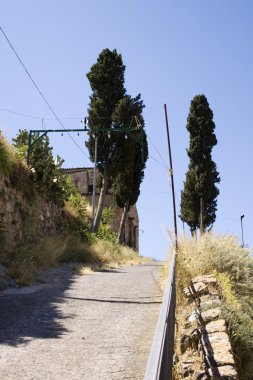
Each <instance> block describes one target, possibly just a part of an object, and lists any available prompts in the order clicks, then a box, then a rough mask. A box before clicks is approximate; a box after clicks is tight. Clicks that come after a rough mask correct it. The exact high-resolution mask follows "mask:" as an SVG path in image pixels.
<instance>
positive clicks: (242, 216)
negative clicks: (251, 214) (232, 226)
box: [241, 215, 244, 248]
mask: <svg viewBox="0 0 253 380" xmlns="http://www.w3.org/2000/svg"><path fill="white" fill-rule="evenodd" d="M243 218H244V215H241V231H242V248H243V247H244V238H243V223H242V220H243Z"/></svg>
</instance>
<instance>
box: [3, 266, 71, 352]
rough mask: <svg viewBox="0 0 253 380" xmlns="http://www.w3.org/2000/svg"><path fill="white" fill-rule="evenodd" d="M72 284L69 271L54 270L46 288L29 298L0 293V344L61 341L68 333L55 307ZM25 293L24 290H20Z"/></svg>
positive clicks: (48, 276) (58, 310)
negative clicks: (49, 339)
mask: <svg viewBox="0 0 253 380" xmlns="http://www.w3.org/2000/svg"><path fill="white" fill-rule="evenodd" d="M72 282H73V273H72V270H71V269H70V268H64V267H63V268H56V269H52V270H50V271H49V275H48V274H47V280H46V284H45V285H43V287H42V288H41V289H39V290H37V291H35V292H34V293H32V294H22V292H21V294H18V291H19V289H17V292H16V294H15V293H14V294H5V293H4V292H3V293H0V344H8V345H12V346H17V345H20V344H25V343H29V341H30V340H32V339H33V338H43V339H45V338H60V337H61V336H62V335H64V334H66V333H67V332H68V331H67V330H66V329H65V328H64V327H63V324H62V322H61V321H62V320H63V319H66V318H73V317H74V315H71V314H69V315H67V316H66V315H63V314H62V313H61V311H60V309H59V307H58V304H59V303H61V302H63V299H62V295H63V293H64V292H65V291H66V290H67V289H68V288H69V287H70V285H71V283H72ZM23 289H24V288H23Z"/></svg>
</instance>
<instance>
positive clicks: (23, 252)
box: [5, 235, 143, 285]
mask: <svg viewBox="0 0 253 380" xmlns="http://www.w3.org/2000/svg"><path fill="white" fill-rule="evenodd" d="M5 261H7V262H6V263H7V265H8V268H9V275H10V276H11V277H12V278H14V279H15V280H16V281H17V283H19V284H20V285H28V284H31V283H33V282H34V281H35V273H36V270H37V269H40V268H43V267H47V266H55V265H58V264H59V263H62V262H72V263H81V264H82V265H77V266H76V272H77V273H79V274H80V275H83V274H88V273H91V272H92V271H95V270H98V269H99V270H101V269H114V268H117V267H118V266H119V265H136V264H140V263H142V262H143V259H142V258H141V257H140V256H139V255H138V253H137V252H136V251H134V250H132V249H130V248H128V247H126V246H120V245H118V244H113V243H111V242H108V241H103V240H97V241H96V242H95V243H93V244H92V245H90V246H89V245H87V244H85V243H83V242H81V241H80V238H79V237H77V236H75V235H70V236H67V237H54V238H52V237H48V238H43V239H41V240H40V241H39V242H38V243H37V244H32V245H31V244H26V245H24V244H22V245H20V246H18V247H16V249H15V251H14V252H13V253H12V254H11V255H10V256H8V257H7V260H5Z"/></svg>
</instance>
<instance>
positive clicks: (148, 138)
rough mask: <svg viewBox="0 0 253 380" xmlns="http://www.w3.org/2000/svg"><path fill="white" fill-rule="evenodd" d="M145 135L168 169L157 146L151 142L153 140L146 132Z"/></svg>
mask: <svg viewBox="0 0 253 380" xmlns="http://www.w3.org/2000/svg"><path fill="white" fill-rule="evenodd" d="M147 137H148V139H149V141H150V142H151V144H152V145H153V147H154V149H155V151H156V152H157V154H158V156H159V157H160V158H161V160H162V161H163V163H164V165H165V167H166V168H167V169H168V165H167V163H166V161H165V160H164V158H163V156H162V155H161V153H160V152H159V150H158V149H157V147H156V146H155V144H154V143H153V141H152V140H151V138H150V137H149V135H148V134H147Z"/></svg>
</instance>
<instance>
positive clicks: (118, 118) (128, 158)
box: [113, 94, 148, 243]
mask: <svg viewBox="0 0 253 380" xmlns="http://www.w3.org/2000/svg"><path fill="white" fill-rule="evenodd" d="M143 108H144V105H143V101H142V100H141V95H140V94H139V95H138V96H137V97H135V98H131V96H129V95H127V96H125V97H124V98H123V99H122V100H121V101H120V102H119V103H118V104H117V107H116V109H115V112H114V114H113V119H114V123H115V126H117V127H120V126H123V127H124V128H125V129H126V130H127V128H129V127H131V126H132V127H134V126H136V123H135V119H134V118H135V117H137V120H138V124H139V129H137V128H136V131H131V132H130V133H129V134H127V135H124V134H123V136H122V134H121V138H123V139H124V140H125V141H123V142H122V143H121V148H120V149H117V153H118V156H117V162H119V163H121V165H120V167H119V169H120V170H119V171H118V173H117V175H116V177H115V178H114V180H113V193H114V196H115V199H116V203H117V205H118V206H119V207H120V208H122V209H123V212H122V218H121V223H120V227H119V232H118V241H119V242H120V243H123V231H124V226H125V220H126V215H127V212H128V211H129V208H130V206H132V205H134V204H135V203H136V202H137V200H138V197H139V195H140V185H141V182H142V180H143V178H144V169H145V165H146V161H147V158H148V144H147V137H146V133H145V130H144V119H143V116H142V111H143ZM141 136H142V143H143V144H142V145H141V144H140V141H141V140H140V139H141ZM125 137H127V140H126V139H125ZM142 149H143V152H142Z"/></svg>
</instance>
